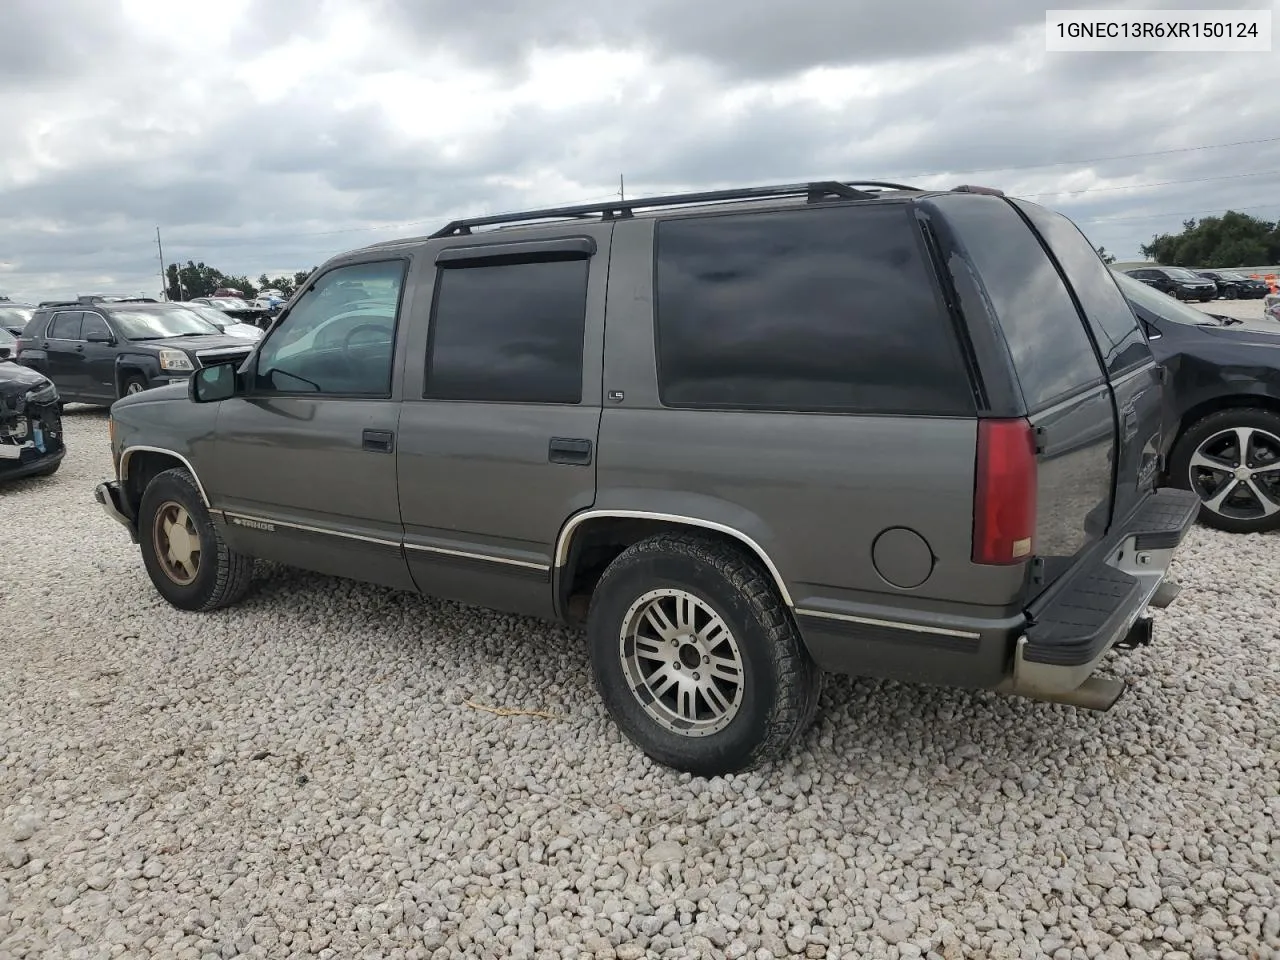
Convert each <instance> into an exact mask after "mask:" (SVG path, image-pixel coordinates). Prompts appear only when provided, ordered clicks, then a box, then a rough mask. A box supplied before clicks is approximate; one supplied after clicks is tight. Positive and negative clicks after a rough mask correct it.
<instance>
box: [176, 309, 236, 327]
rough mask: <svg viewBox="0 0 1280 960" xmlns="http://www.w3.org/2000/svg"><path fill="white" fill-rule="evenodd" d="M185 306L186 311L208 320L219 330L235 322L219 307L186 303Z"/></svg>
mask: <svg viewBox="0 0 1280 960" xmlns="http://www.w3.org/2000/svg"><path fill="white" fill-rule="evenodd" d="M183 306H184V307H185V308H186V309H188V310H190V311H192V312H193V313H198V314H199V315H200V316H202V317H204V318H205V319H206V320H208V321H209V322H210V323H212V324H213V325H214V326H215V327H217V328H218V329H219V330H222V329H223V328H224V327H226V326H227V324H229V323H233V322H234V321H233V320H232V319H231V318H230V317H228V316H227V315H226V314H225V313H223V312H222V311H221V310H219V309H218V308H217V307H210V306H208V305H206V304H203V303H184V304H183Z"/></svg>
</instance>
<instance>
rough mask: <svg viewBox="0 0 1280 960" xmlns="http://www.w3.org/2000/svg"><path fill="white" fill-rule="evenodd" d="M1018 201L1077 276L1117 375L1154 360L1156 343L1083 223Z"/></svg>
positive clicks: (1074, 282) (1106, 358)
mask: <svg viewBox="0 0 1280 960" xmlns="http://www.w3.org/2000/svg"><path fill="white" fill-rule="evenodd" d="M1015 203H1017V205H1018V207H1019V209H1021V210H1022V212H1023V213H1025V214H1026V216H1027V219H1029V220H1030V221H1031V223H1032V225H1033V226H1034V227H1035V228H1036V230H1038V231H1039V232H1040V236H1042V237H1044V241H1045V243H1047V244H1048V246H1049V250H1050V251H1052V253H1053V255H1054V256H1055V257H1057V259H1058V264H1059V265H1060V266H1061V267H1062V269H1063V272H1065V273H1066V275H1067V279H1068V280H1070V281H1071V287H1072V289H1074V290H1075V292H1076V297H1077V298H1078V299H1079V300H1080V305H1081V306H1082V307H1083V308H1084V313H1085V317H1086V318H1087V319H1088V321H1089V325H1090V327H1092V329H1093V335H1094V338H1095V339H1096V340H1097V341H1098V349H1099V351H1100V352H1101V353H1102V358H1103V360H1104V361H1105V362H1106V365H1107V371H1108V372H1109V373H1110V374H1111V375H1112V376H1114V375H1116V374H1118V373H1122V372H1124V371H1125V370H1127V369H1129V368H1131V367H1135V366H1137V365H1139V364H1142V363H1146V362H1147V361H1149V360H1150V359H1151V348H1150V347H1149V346H1147V340H1146V337H1144V336H1143V335H1142V328H1141V327H1140V326H1139V325H1138V318H1137V317H1135V316H1134V314H1133V311H1132V310H1131V309H1130V308H1129V304H1128V302H1127V301H1126V300H1125V298H1124V295H1123V294H1122V293H1121V292H1120V288H1119V287H1117V286H1116V279H1115V276H1114V275H1113V274H1112V273H1111V269H1110V268H1109V267H1108V266H1107V265H1106V264H1105V263H1103V262H1102V258H1101V257H1099V256H1098V252H1097V251H1096V250H1094V249H1093V244H1091V243H1090V242H1089V241H1088V240H1086V239H1085V236H1084V234H1083V233H1081V232H1080V228H1079V227H1077V226H1076V225H1075V224H1074V223H1072V222H1071V221H1070V220H1068V219H1067V218H1066V217H1064V216H1063V215H1062V214H1060V213H1054V212H1053V211H1052V210H1047V209H1045V208H1044V207H1042V206H1039V205H1038V204H1034V203H1027V202H1026V201H1025V200H1017V201H1015Z"/></svg>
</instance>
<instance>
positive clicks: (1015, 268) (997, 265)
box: [931, 195, 1102, 412]
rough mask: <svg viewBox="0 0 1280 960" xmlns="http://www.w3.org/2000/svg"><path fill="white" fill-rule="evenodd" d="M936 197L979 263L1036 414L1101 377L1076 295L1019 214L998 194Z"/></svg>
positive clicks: (1025, 396)
mask: <svg viewBox="0 0 1280 960" xmlns="http://www.w3.org/2000/svg"><path fill="white" fill-rule="evenodd" d="M931 202H932V203H933V204H934V205H935V206H936V207H937V208H938V209H939V210H941V211H942V212H943V213H944V214H945V215H946V218H947V222H948V223H949V224H950V225H951V228H952V230H953V231H954V232H955V234H956V236H957V237H958V238H959V239H960V241H961V243H962V244H963V246H964V249H965V252H966V254H967V256H968V257H969V259H970V260H971V261H972V262H973V264H974V266H975V267H977V270H978V274H979V279H980V282H981V284H982V286H983V288H984V289H985V290H986V292H987V297H988V298H989V299H990V301H991V305H992V308H993V309H994V310H995V314H996V318H997V319H998V320H999V323H1000V329H1001V330H1002V331H1003V332H1004V339H1005V342H1006V343H1007V344H1008V347H1009V354H1010V356H1011V358H1012V360H1013V369H1014V372H1015V374H1016V375H1017V377H1018V384H1019V386H1020V387H1021V388H1022V396H1023V399H1024V400H1025V401H1026V404H1027V408H1028V409H1029V410H1031V411H1033V412H1034V411H1036V410H1039V409H1041V408H1043V407H1046V406H1049V405H1050V404H1052V403H1053V402H1055V401H1056V400H1059V399H1061V398H1063V397H1066V396H1068V395H1069V394H1072V393H1074V392H1076V391H1078V390H1080V389H1082V388H1084V387H1087V386H1091V385H1093V384H1096V383H1100V382H1101V380H1102V368H1101V367H1099V365H1098V358H1097V355H1096V354H1095V353H1094V351H1093V344H1092V343H1091V342H1090V341H1089V335H1088V333H1087V332H1086V331H1085V327H1084V323H1083V322H1082V321H1081V319H1080V314H1079V312H1078V311H1077V310H1076V306H1075V304H1074V303H1073V302H1072V300H1071V295H1070V294H1069V293H1068V292H1067V288H1066V285H1065V284H1064V283H1063V282H1062V277H1061V276H1060V275H1059V273H1058V271H1057V269H1056V268H1055V267H1054V265H1053V261H1052V260H1050V259H1049V255H1048V254H1046V253H1045V252H1044V248H1043V247H1042V246H1041V245H1040V243H1039V241H1038V240H1037V239H1036V236H1035V234H1034V233H1032V232H1031V231H1030V230H1029V229H1028V228H1027V225H1026V223H1024V222H1023V220H1022V219H1021V218H1020V217H1019V216H1018V214H1017V212H1016V211H1015V210H1013V209H1012V208H1011V207H1010V206H1009V205H1008V204H1007V203H1006V202H1005V201H1004V200H1001V199H998V198H994V197H980V196H978V197H968V196H962V195H952V196H942V197H937V198H935V199H934V200H932V201H931Z"/></svg>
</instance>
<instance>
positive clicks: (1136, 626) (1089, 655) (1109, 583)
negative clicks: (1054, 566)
mask: <svg viewBox="0 0 1280 960" xmlns="http://www.w3.org/2000/svg"><path fill="white" fill-rule="evenodd" d="M1199 510H1200V498H1199V497H1198V496H1196V495H1195V494H1193V493H1191V492H1190V491H1187V490H1176V489H1171V488H1166V489H1162V490H1159V491H1157V492H1156V493H1154V494H1152V495H1151V496H1150V497H1148V498H1147V500H1146V501H1144V503H1143V504H1142V506H1141V507H1139V508H1138V510H1137V511H1136V512H1135V513H1134V514H1133V516H1132V517H1130V518H1129V520H1128V521H1127V522H1126V523H1125V524H1124V526H1123V527H1122V528H1121V530H1120V531H1118V532H1117V533H1115V534H1113V535H1112V536H1111V537H1109V538H1108V545H1107V547H1106V548H1105V549H1104V550H1103V552H1102V553H1100V554H1099V555H1097V556H1095V557H1094V558H1093V559H1091V560H1089V561H1086V562H1084V563H1082V564H1081V565H1080V566H1079V567H1077V568H1076V569H1075V570H1073V571H1072V572H1071V573H1069V574H1067V575H1066V576H1064V577H1063V579H1062V580H1061V581H1059V582H1058V583H1056V584H1054V586H1053V588H1052V590H1051V592H1050V595H1049V596H1048V597H1046V598H1044V599H1043V600H1042V601H1038V602H1037V605H1036V608H1035V609H1033V611H1032V617H1031V622H1030V624H1029V625H1028V626H1027V628H1026V629H1025V630H1024V632H1023V633H1022V634H1021V636H1019V637H1018V638H1017V640H1016V642H1015V645H1014V653H1013V672H1012V674H1011V676H1010V677H1009V678H1008V680H1007V681H1006V682H1005V684H1003V685H1002V687H1001V688H1000V689H1001V690H1002V691H1004V692H1006V693H1012V694H1016V695H1019V696H1027V697H1031V698H1033V699H1040V700H1053V701H1058V702H1066V703H1076V704H1078V705H1081V706H1093V707H1098V708H1100V709H1106V707H1109V706H1110V705H1111V703H1114V702H1115V699H1116V698H1118V697H1119V695H1120V693H1121V692H1122V691H1123V689H1124V688H1123V684H1121V683H1120V682H1119V681H1100V680H1097V679H1096V678H1094V677H1093V672H1094V670H1095V669H1096V668H1097V666H1098V663H1099V662H1100V661H1101V660H1102V658H1103V657H1104V656H1105V655H1106V654H1107V653H1108V652H1109V651H1110V650H1111V649H1112V648H1113V647H1115V646H1116V645H1117V644H1124V643H1125V642H1126V641H1128V642H1138V643H1145V642H1147V641H1148V640H1149V639H1150V636H1151V630H1150V622H1149V620H1148V610H1149V608H1150V607H1152V606H1167V605H1168V604H1169V603H1170V602H1172V600H1173V599H1174V597H1175V596H1176V594H1177V591H1176V589H1174V588H1173V585H1172V584H1171V583H1170V582H1169V581H1167V580H1166V577H1167V574H1168V570H1169V565H1170V563H1171V562H1172V561H1173V555H1174V553H1175V552H1176V551H1177V548H1178V545H1179V544H1180V543H1181V542H1182V538H1183V537H1184V536H1185V535H1186V533H1187V531H1188V530H1189V529H1190V528H1191V526H1192V524H1193V523H1194V522H1195V519H1196V516H1197V515H1198V513H1199ZM1109 693H1114V696H1110V699H1109V702H1103V703H1101V705H1100V700H1101V701H1107V700H1108V696H1109Z"/></svg>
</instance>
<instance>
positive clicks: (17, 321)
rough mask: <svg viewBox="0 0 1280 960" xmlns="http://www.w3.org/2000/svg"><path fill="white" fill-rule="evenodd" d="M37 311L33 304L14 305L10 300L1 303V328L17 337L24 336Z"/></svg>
mask: <svg viewBox="0 0 1280 960" xmlns="http://www.w3.org/2000/svg"><path fill="white" fill-rule="evenodd" d="M35 309H36V308H35V304H31V303H13V302H12V301H9V300H6V301H5V302H4V303H0V328H3V329H5V330H8V331H9V332H10V333H12V334H13V335H14V336H15V337H19V336H22V331H23V328H25V327H26V325H27V324H28V323H29V322H30V320H31V314H32V313H33V312H35Z"/></svg>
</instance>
